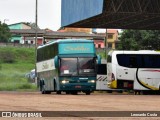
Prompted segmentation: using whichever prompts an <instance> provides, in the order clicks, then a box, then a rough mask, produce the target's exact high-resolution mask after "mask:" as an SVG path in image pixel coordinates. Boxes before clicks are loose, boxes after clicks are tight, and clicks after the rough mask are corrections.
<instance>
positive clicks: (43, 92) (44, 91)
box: [41, 85, 46, 94]
mask: <svg viewBox="0 0 160 120" xmlns="http://www.w3.org/2000/svg"><path fill="white" fill-rule="evenodd" d="M41 93H42V94H46V90H45V88H44V85H42V90H41Z"/></svg>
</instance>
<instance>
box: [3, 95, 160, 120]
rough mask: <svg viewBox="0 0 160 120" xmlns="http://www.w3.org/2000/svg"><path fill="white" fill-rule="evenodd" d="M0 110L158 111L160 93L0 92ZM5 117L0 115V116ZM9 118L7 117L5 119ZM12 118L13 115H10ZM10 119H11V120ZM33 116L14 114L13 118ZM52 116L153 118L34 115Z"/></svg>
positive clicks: (44, 119) (116, 119)
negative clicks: (46, 93)
mask: <svg viewBox="0 0 160 120" xmlns="http://www.w3.org/2000/svg"><path fill="white" fill-rule="evenodd" d="M0 111H160V95H124V94H111V93H92V94H91V95H85V94H79V95H66V94H62V95H57V94H55V93H52V94H50V95H42V94H41V93H40V92H0ZM2 119H4V120H6V118H0V120H2ZM8 119H9V120H10V119H11V118H7V120H8ZM12 119H13V118H12ZM12 119H11V120H12ZM22 119H26V120H29V119H31V120H34V119H35V118H14V120H22ZM48 119H49V120H52V119H61V120H62V119H67V120H68V119H69V120H70V119H73V120H74V119H80V120H81V119H83V120H84V119H85V120H86V119H87V120H97V119H98V120H99V119H113V120H118V119H133V120H137V119H144V120H146V119H148V120H150V119H157V120H158V118H157V117H154V118H149V117H148V118H142V117H141V118H134V117H132V118H117V117H113V118H94V117H93V118H85V117H78V118H71V117H70V118H58V117H57V118H37V120H48Z"/></svg>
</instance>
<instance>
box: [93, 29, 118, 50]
mask: <svg viewBox="0 0 160 120" xmlns="http://www.w3.org/2000/svg"><path fill="white" fill-rule="evenodd" d="M96 34H99V35H104V36H106V42H105V40H103V39H99V40H95V41H94V43H95V47H96V48H105V46H106V48H109V49H116V45H117V43H118V42H119V40H118V35H119V33H118V30H117V29H107V33H106V32H105V33H96Z"/></svg>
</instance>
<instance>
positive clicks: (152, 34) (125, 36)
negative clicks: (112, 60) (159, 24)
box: [118, 30, 160, 50]
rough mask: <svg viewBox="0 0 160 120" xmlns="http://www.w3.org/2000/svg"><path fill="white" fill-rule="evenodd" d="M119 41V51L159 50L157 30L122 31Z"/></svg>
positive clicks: (158, 32) (159, 34)
mask: <svg viewBox="0 0 160 120" xmlns="http://www.w3.org/2000/svg"><path fill="white" fill-rule="evenodd" d="M119 40H120V44H119V45H118V49H121V50H140V49H141V50H142V49H148V50H151V49H152V50H153V49H154V50H159V49H160V45H159V44H160V31H159V30H124V31H123V32H122V33H121V37H120V38H119Z"/></svg>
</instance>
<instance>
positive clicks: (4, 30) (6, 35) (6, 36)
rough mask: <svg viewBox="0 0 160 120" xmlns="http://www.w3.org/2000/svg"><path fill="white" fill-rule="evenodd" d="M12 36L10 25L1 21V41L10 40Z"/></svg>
mask: <svg viewBox="0 0 160 120" xmlns="http://www.w3.org/2000/svg"><path fill="white" fill-rule="evenodd" d="M10 38H11V33H10V29H9V28H8V25H7V24H5V23H1V21H0V42H9V40H10Z"/></svg>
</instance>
